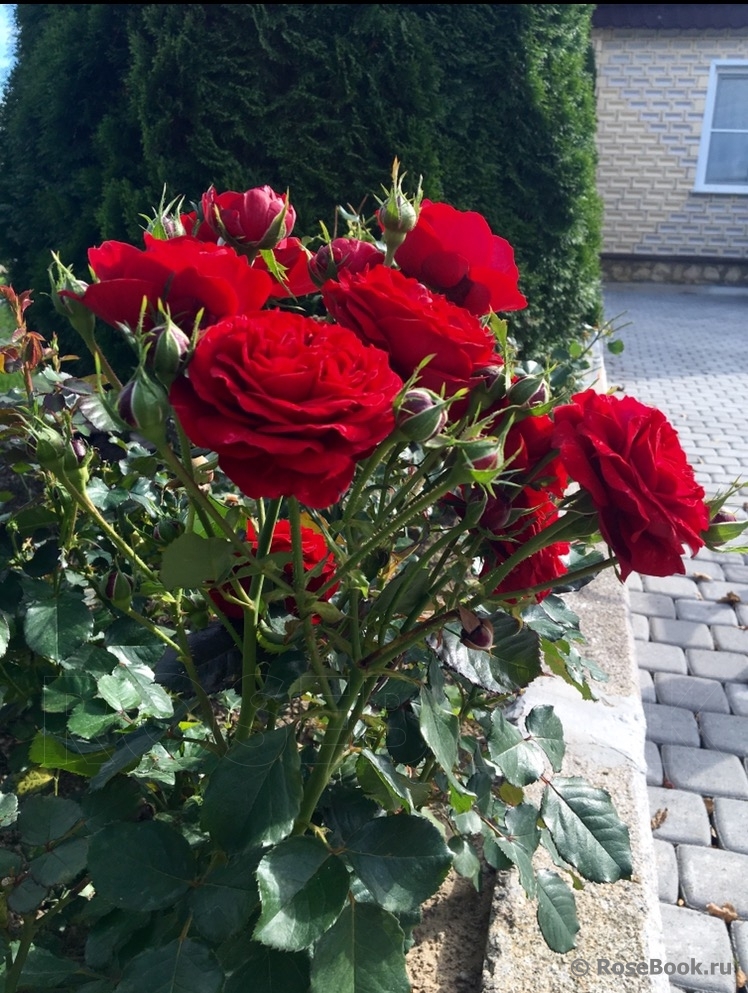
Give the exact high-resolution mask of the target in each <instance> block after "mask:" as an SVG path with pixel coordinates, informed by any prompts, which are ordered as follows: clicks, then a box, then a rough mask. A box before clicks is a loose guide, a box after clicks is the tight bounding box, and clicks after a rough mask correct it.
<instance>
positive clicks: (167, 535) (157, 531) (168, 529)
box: [153, 517, 185, 545]
mask: <svg viewBox="0 0 748 993" xmlns="http://www.w3.org/2000/svg"><path fill="white" fill-rule="evenodd" d="M184 530H185V529H184V524H183V523H182V521H178V520H176V519H175V518H173V517H169V518H167V519H166V520H163V521H159V522H158V524H157V525H156V526H155V527H154V529H153V537H154V540H155V541H157V542H158V543H159V544H160V545H168V544H170V543H171V542H172V541H174V540H175V539H176V538H179V537H180V536H181V535H183V534H184Z"/></svg>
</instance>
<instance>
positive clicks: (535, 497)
mask: <svg viewBox="0 0 748 993" xmlns="http://www.w3.org/2000/svg"><path fill="white" fill-rule="evenodd" d="M393 205H394V206H393ZM395 208H396V209H395ZM163 220H165V219H163ZM379 221H380V224H381V226H382V230H381V232H380V236H381V237H382V238H383V241H381V242H379V241H378V240H377V232H376V231H375V232H373V233H372V234H370V236H369V238H368V240H366V238H364V239H363V240H362V238H361V237H350V238H342V237H338V238H335V239H333V240H332V241H330V242H328V243H325V244H323V245H322V246H321V247H320V248H318V249H317V251H316V252H312V251H310V250H309V249H308V248H307V247H305V246H304V244H303V243H302V241H301V240H300V239H299V238H297V237H293V236H292V234H291V232H292V230H293V227H294V223H295V212H294V209H293V207H292V205H291V204H290V202H289V200H288V197H287V196H286V195H280V194H277V193H275V192H274V191H273V190H272V189H270V187H267V186H265V187H261V188H257V189H253V190H249V191H247V192H245V193H238V192H234V191H227V192H223V193H218V192H217V191H216V190H215V189H214V188H213V187H211V188H210V189H209V190H208V191H207V192H206V193H205V194H204V195H203V197H202V200H201V202H200V205H199V207H198V208H197V209H196V210H195V211H193V212H192V213H183V214H181V215H180V216H178V217H177V218H171V219H169V223H166V222H165V223H162V224H161V226H160V230H161V231H162V232H164V233H171V234H172V235H173V236H172V237H167V238H165V239H162V240H159V239H158V238H156V237H155V236H154V235H152V234H146V235H145V244H144V248H143V249H138V248H135V247H133V246H131V245H127V244H122V243H119V242H105V243H104V244H103V245H101V246H99V247H98V248H93V249H91V251H90V253H89V260H90V264H91V269H92V272H93V273H94V276H95V281H94V282H93V283H91V284H90V285H88V286H85V285H84V286H83V288H81V287H80V286H78V287H77V288H76V289H62V291H61V296H63V297H66V298H68V301H70V300H73V301H77V302H78V303H80V304H83V305H84V306H85V307H86V308H88V309H89V310H90V311H92V312H93V313H94V314H95V315H96V316H97V317H100V318H101V319H103V320H104V321H106V322H108V323H109V324H111V325H113V326H115V327H124V328H127V329H129V331H130V332H131V333H132V335H133V336H134V337H135V338H136V339H137V340H138V341H140V342H141V345H140V347H141V348H143V349H145V350H146V351H147V350H148V347H149V345H148V342H149V341H151V343H152V342H153V340H154V339H153V334H154V333H155V332H153V330H152V329H154V328H155V327H157V326H158V325H159V323H163V322H164V320H166V321H167V326H168V327H171V328H175V327H176V328H177V329H181V332H182V336H181V339H180V340H181V341H182V342H183V347H182V348H181V351H180V354H179V356H178V364H177V362H176V359H175V362H174V369H173V372H172V373H169V372H168V370H167V374H166V378H162V379H161V381H162V382H163V383H164V384H165V385H167V386H168V387H170V392H169V401H170V404H171V407H172V409H173V411H174V413H175V414H176V417H177V419H178V421H179V424H180V425H181V427H182V429H183V430H184V431H185V432H186V435H187V436H188V438H189V439H190V441H191V442H192V443H193V444H194V445H196V446H199V447H200V448H203V449H208V450H211V451H213V452H215V453H216V456H217V459H218V464H219V466H220V468H221V469H222V470H223V472H224V473H225V474H226V476H227V477H228V478H229V479H230V480H231V481H232V482H233V483H234V484H235V485H236V486H237V487H238V489H239V490H240V491H241V492H242V493H243V494H244V495H245V496H246V497H248V498H250V499H253V500H261V499H264V498H269V499H278V498H290V497H294V498H296V499H298V500H299V501H300V502H301V503H302V504H304V505H306V506H307V507H309V508H312V509H318V510H323V509H325V508H332V507H334V506H335V505H337V504H338V503H339V502H340V501H342V500H344V498H345V494H346V492H347V491H348V489H349V487H350V486H351V484H352V482H353V480H354V477H355V475H356V471H357V467H358V466H359V465H360V464H361V463H362V462H364V461H365V460H367V459H368V458H369V457H370V456H371V455H372V453H373V452H374V451H375V450H377V448H378V446H380V445H382V444H383V443H385V442H388V440H389V441H390V442H392V439H396V438H398V437H402V434H401V433H399V432H402V431H406V424H405V422H406V420H407V421H411V422H412V423H411V424H410V425H409V428H408V429H407V430H412V429H413V427H414V425H416V424H421V423H423V424H426V423H427V421H428V423H429V424H430V425H431V427H430V428H429V429H428V431H427V432H426V436H424V437H418V438H417V440H418V441H420V442H422V443H423V444H424V445H425V448H424V449H423V451H424V452H425V453H426V454H428V452H429V451H431V452H437V453H438V452H439V451H440V450H441V451H442V453H443V456H444V457H443V461H442V469H443V473H442V477H441V478H442V479H446V480H447V483H449V482H450V481H451V485H445V486H443V487H442V489H443V490H445V492H440V493H438V494H437V495H436V496H435V498H434V500H433V503H432V505H431V507H430V508H427V509H426V510H427V513H430V514H432V515H434V514H438V513H440V512H442V513H443V512H444V511H445V509H447V510H449V511H451V513H452V514H456V515H457V518H458V519H459V520H461V521H462V522H463V524H464V522H466V521H468V522H471V523H470V527H467V525H466V527H467V530H468V531H469V532H470V533H471V534H477V535H479V536H481V538H482V541H483V544H482V546H481V559H482V562H483V567H482V573H481V575H482V576H483V578H484V580H485V582H487V583H488V584H489V585H490V586H491V589H489V590H488V593H489V594H490V595H491V596H493V597H496V598H501V597H503V596H507V597H508V599H510V600H516V599H518V598H520V599H521V598H522V596H523V591H525V592H526V594H527V596H529V597H530V599H533V598H534V599H540V598H542V597H543V596H544V595H545V594H546V593H547V592H548V591H549V590H550V589H551V588H552V587H553V585H554V584H556V583H557V582H558V581H559V580H560V579H561V578H562V577H563V576H564V574H565V572H566V561H567V554H568V552H569V548H570V544H569V542H570V540H573V539H574V538H575V537H580V536H588V535H590V534H592V533H594V532H595V531H596V530H599V531H600V532H601V534H602V537H603V538H604V539H605V541H606V542H607V543H608V545H609V546H610V549H611V550H612V553H613V554H614V555H615V556H616V557H617V561H618V564H619V567H620V571H621V575H622V577H624V578H625V577H626V576H627V575H628V573H630V572H631V571H632V570H638V571H641V572H645V573H648V574H650V575H668V574H671V573H673V572H679V571H682V570H683V566H682V562H681V555H682V552H683V548H684V546H688V547H689V548H690V549H691V550H692V552H694V553H695V552H696V551H697V550H698V549H699V548H700V547H701V545H702V544H703V542H704V537H703V536H704V534H705V532H706V531H707V529H708V527H709V510H708V507H707V504H706V503H705V499H704V492H703V490H702V489H701V487H700V486H699V485H698V484H697V482H696V480H695V478H694V474H693V471H692V469H691V468H690V466H689V465H688V463H687V460H686V456H685V454H684V453H683V450H682V448H681V446H680V443H679V441H678V438H677V436H676V434H675V431H674V430H673V429H672V427H671V426H670V425H669V424H668V423H667V421H666V420H665V418H664V416H663V415H662V414H661V413H660V412H659V411H656V410H652V409H650V408H647V407H645V406H643V405H642V404H640V403H638V402H637V401H636V400H633V399H631V398H625V399H622V400H619V399H616V398H614V397H611V396H600V395H598V394H596V393H594V392H592V391H587V392H584V393H580V394H578V395H576V396H573V397H572V398H571V400H570V401H569V402H568V403H566V404H564V405H562V406H559V407H556V408H555V410H554V405H553V401H552V399H551V398H550V396H549V392H548V388H547V386H546V384H545V383H543V382H542V381H541V382H538V381H536V380H533V379H532V378H528V377H527V376H523V375H522V373H521V372H518V371H517V370H516V369H513V368H511V369H510V368H509V367H508V365H507V364H506V363H507V356H505V355H504V354H502V352H501V349H500V346H499V339H498V338H497V336H496V334H494V326H495V325H494V323H493V322H495V320H496V317H495V312H509V311H513V310H517V309H520V308H523V307H524V306H525V305H526V300H525V297H524V296H523V294H522V293H521V292H520V289H519V272H518V269H517V266H516V264H515V261H514V253H513V251H512V248H511V246H510V245H509V243H508V242H506V241H505V240H504V239H502V238H500V237H498V236H497V235H495V234H494V233H493V232H492V231H491V229H490V227H489V225H488V223H487V222H486V220H485V219H484V218H483V217H482V216H481V215H480V214H477V213H474V212H469V211H468V212H465V211H459V210H456V209H455V208H453V207H451V206H449V205H448V204H445V203H433V202H431V201H429V200H423V201H422V202H420V201H419V202H418V203H416V204H411V203H409V202H408V201H407V199H405V198H404V195H403V194H402V190H401V187H400V183H399V182H398V184H397V187H396V189H395V190H394V191H393V193H392V194H391V195H390V197H389V199H388V200H387V201H385V202H384V203H383V205H382V208H381V209H380V211H379ZM393 222H397V223H394V226H393ZM393 232H394V234H393ZM357 234H359V235H360V234H361V232H360V231H357ZM392 237H394V238H395V241H394V242H392V240H391V239H392ZM388 246H389V247H388ZM393 246H394V248H393ZM320 300H321V303H322V304H323V306H324V309H325V314H324V315H323V316H320V306H319V304H320ZM283 301H288V302H291V303H292V304H293V308H292V309H284V308H283V307H282V306H279V305H282V303H283ZM305 301H310V302H313V303H314V306H313V307H312V306H310V307H309V308H307V310H306V312H305V310H304V302H305ZM149 333H150V334H151V338H150V339H149V337H148V335H149ZM171 340H176V339H175V338H174V333H173V332H172V337H171V338H170V341H171ZM143 343H146V344H143ZM188 343H189V345H188ZM162 351H164V352H165V350H164V349H162ZM165 354H167V353H166V352H165ZM186 358H189V361H186ZM138 376H139V377H140V380H139V381H140V382H142V376H143V373H142V369H140V370H139V371H138ZM414 387H415V393H413V388H414ZM126 389H127V387H126ZM159 389H160V388H159ZM408 389H410V390H411V394H406V393H405V391H406V390H408ZM409 396H410V397H411V399H408V397H409ZM148 402H149V403H150V400H149V401H148ZM414 405H415V406H414ZM429 407H433V409H434V416H433V417H430V419H429V417H428V411H427V410H425V409H424V408H429ZM129 409H130V408H129V407H128V410H129ZM396 415H397V416H396ZM136 426H137V425H136ZM432 435H435V436H436V437H432ZM413 438H415V435H412V434H411V435H410V436H409V439H408V440H410V441H412V440H413ZM393 444H394V442H393ZM385 447H386V446H385ZM409 450H410V451H411V453H412V445H411V446H410V449H409ZM367 471H369V472H370V473H372V474H374V473H375V471H376V467H374V470H371V469H370V470H367ZM570 480H573V481H574V482H575V483H576V484H578V486H579V487H581V490H582V493H583V494H585V495H586V496H587V498H588V499H587V502H586V503H585V504H584V506H583V505H582V502H581V501H580V498H579V496H578V495H577V496H573V495H569V494H568V492H567V487H568V483H569V481H570ZM476 506H477V508H478V510H477V516H476V512H475V510H474V508H475V507H476ZM582 506H583V509H580V508H581V507H582ZM590 518H592V522H591V521H590ZM574 522H576V524H577V527H576V531H575V528H574V526H573V525H574ZM325 547H326V546H325ZM323 552H324V549H323V550H321V552H320V555H321V556H322V558H324V554H323ZM320 561H321V559H320ZM510 594H511V595H510Z"/></svg>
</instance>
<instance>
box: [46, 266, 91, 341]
mask: <svg viewBox="0 0 748 993" xmlns="http://www.w3.org/2000/svg"><path fill="white" fill-rule="evenodd" d="M52 257H53V258H54V263H53V264H52V265H51V266H50V267H49V269H48V270H47V272H48V273H49V282H50V285H51V287H52V293H51V294H50V296H51V299H52V306H53V307H54V309H55V310H56V311H57V313H58V314H59V315H60V316H61V317H65V318H67V320H68V321H69V322H70V324H71V325H72V327H73V328H74V329H75V330H76V331H77V332H78V334H79V335H80V336H81V338H83V340H84V341H85V342H90V341H92V339H93V333H94V328H95V326H96V316H95V314H94V313H93V312H92V311H90V310H89V309H88V307H86V306H85V305H84V304H82V303H81V302H80V300H79V299H78V297H80V296H83V294H84V293H85V292H86V290H87V289H88V283H84V282H83V280H82V279H76V278H75V276H74V275H73V271H72V269H68V268H67V266H64V265H63V264H62V263H61V262H60V260H59V258H58V257H57V256H56V255H54V254H53V256H52Z"/></svg>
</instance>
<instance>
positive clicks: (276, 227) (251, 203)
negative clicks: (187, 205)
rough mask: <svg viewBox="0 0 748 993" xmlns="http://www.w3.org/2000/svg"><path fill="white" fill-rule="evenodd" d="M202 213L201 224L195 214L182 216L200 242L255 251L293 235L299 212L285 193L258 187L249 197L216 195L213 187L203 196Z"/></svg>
mask: <svg viewBox="0 0 748 993" xmlns="http://www.w3.org/2000/svg"><path fill="white" fill-rule="evenodd" d="M201 209H202V215H203V220H202V223H200V224H198V216H197V214H196V213H195V211H192V212H191V213H189V214H183V215H182V223H183V224H184V226H185V230H186V231H187V232H188V233H190V234H193V233H194V234H195V236H196V237H197V238H199V239H200V240H201V241H218V239H219V238H221V239H223V240H224V241H227V242H228V243H229V244H231V245H234V246H235V247H242V248H249V249H254V250H259V249H261V248H272V247H273V246H274V245H277V244H278V242H279V241H281V239H283V238H286V237H288V235H290V234H291V231H292V230H293V226H294V224H295V223H296V211H295V210H294V209H293V207H291V206H290V204H288V201H287V198H286V195H285V193H284V194H280V193H276V192H275V191H274V190H273V189H271V187H269V186H256V187H255V188H254V189H251V190H247V191H246V193H236V192H234V190H226V192H225V193H216V189H215V187H214V186H211V187H210V189H209V190H208V191H207V192H206V193H203V197H202V202H201ZM284 209H285V214H284V213H283V211H284ZM281 215H283V216H282V217H281Z"/></svg>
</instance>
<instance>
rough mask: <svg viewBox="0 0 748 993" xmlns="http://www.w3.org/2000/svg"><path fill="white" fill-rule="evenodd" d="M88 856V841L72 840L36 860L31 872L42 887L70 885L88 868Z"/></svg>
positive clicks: (31, 865) (33, 862) (30, 869)
mask: <svg viewBox="0 0 748 993" xmlns="http://www.w3.org/2000/svg"><path fill="white" fill-rule="evenodd" d="M87 855H88V841H87V840H86V839H85V838H72V839H71V840H70V841H63V842H62V844H61V845H56V846H55V847H54V848H53V849H52V851H50V852H45V853H44V855H40V856H39V857H38V858H36V859H34V860H33V861H32V862H31V864H30V865H29V872H30V873H31V875H32V876H33V878H34V879H35V880H36V881H37V883H39V884H40V885H41V886H59V885H60V884H61V883H70V882H72V880H73V879H75V877H76V876H77V875H78V874H79V873H81V872H83V870H84V869H85V868H86V856H87Z"/></svg>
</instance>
